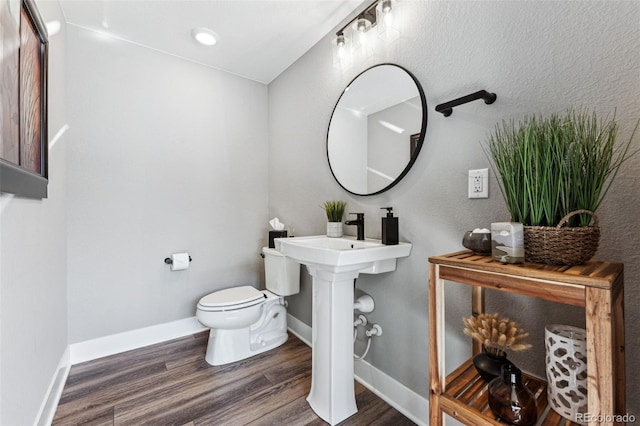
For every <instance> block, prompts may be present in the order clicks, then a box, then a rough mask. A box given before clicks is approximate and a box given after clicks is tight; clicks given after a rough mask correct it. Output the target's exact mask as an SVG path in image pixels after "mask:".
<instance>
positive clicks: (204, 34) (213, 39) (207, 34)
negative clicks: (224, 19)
mask: <svg viewBox="0 0 640 426" xmlns="http://www.w3.org/2000/svg"><path fill="white" fill-rule="evenodd" d="M191 36H192V37H193V38H194V39H195V40H196V41H197V42H198V43H200V44H204V45H205V46H213V45H214V44H216V43H217V42H218V36H217V35H216V33H214V32H213V31H211V30H210V29H208V28H194V29H193V30H191Z"/></svg>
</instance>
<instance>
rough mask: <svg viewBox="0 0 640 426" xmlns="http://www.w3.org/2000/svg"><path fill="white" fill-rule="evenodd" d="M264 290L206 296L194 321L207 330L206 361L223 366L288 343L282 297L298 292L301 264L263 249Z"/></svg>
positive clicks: (243, 288) (240, 289)
mask: <svg viewBox="0 0 640 426" xmlns="http://www.w3.org/2000/svg"><path fill="white" fill-rule="evenodd" d="M262 257H263V258H264V270H265V274H264V275H265V282H266V288H267V289H266V290H257V289H256V288H255V287H252V286H248V285H244V286H238V287H231V288H226V289H224V290H218V291H215V292H213V293H210V294H207V295H206V296H204V297H203V298H202V299H200V301H199V302H198V308H197V311H196V318H197V319H198V321H199V322H200V323H201V324H202V325H204V326H205V327H209V328H210V329H211V331H210V332H209V343H208V344H207V353H206V355H205V360H206V361H207V362H208V363H209V364H211V365H223V364H228V363H231V362H235V361H240V360H241V359H245V358H249V357H251V356H253V355H257V354H259V353H262V352H265V351H268V350H270V349H274V348H276V347H278V346H280V345H282V344H283V343H284V342H286V341H287V310H286V307H285V304H284V296H290V295H292V294H297V293H299V292H300V264H299V263H297V262H295V261H293V260H291V259H289V258H287V257H285V256H284V255H283V254H281V253H280V252H279V251H277V250H275V249H272V248H268V247H263V249H262Z"/></svg>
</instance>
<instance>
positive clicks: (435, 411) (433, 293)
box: [429, 264, 445, 426]
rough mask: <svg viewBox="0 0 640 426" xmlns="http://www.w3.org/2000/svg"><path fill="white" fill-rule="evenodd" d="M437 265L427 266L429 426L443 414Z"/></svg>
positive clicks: (440, 293) (440, 420)
mask: <svg viewBox="0 0 640 426" xmlns="http://www.w3.org/2000/svg"><path fill="white" fill-rule="evenodd" d="M438 270H439V265H434V264H429V389H430V394H429V425H430V426H440V425H442V424H443V422H444V414H443V413H442V411H441V407H440V395H441V394H442V393H443V392H444V390H445V388H444V387H445V375H444V342H443V339H444V281H443V280H441V279H440V277H439V273H438Z"/></svg>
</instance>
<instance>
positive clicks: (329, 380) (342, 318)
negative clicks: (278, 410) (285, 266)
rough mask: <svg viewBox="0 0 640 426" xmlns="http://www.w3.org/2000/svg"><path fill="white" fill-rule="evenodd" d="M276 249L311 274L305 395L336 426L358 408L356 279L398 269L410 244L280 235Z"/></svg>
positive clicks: (321, 415)
mask: <svg viewBox="0 0 640 426" xmlns="http://www.w3.org/2000/svg"><path fill="white" fill-rule="evenodd" d="M274 241H275V246H276V249H277V250H278V251H280V252H281V253H282V254H284V255H285V256H287V257H290V258H291V259H293V260H295V261H297V262H299V263H301V264H303V265H306V267H307V270H308V271H309V274H310V275H311V276H312V277H313V313H312V321H313V324H312V325H313V326H312V337H311V339H312V356H313V359H312V373H311V392H309V396H308V397H307V401H308V402H309V405H310V406H311V408H312V409H313V411H315V412H316V414H318V416H320V417H321V418H322V419H323V420H325V421H326V422H328V423H329V424H331V425H335V424H337V423H339V422H341V421H342V420H344V419H346V418H347V417H349V416H351V415H353V414H355V413H356V412H357V411H358V408H357V407H356V398H355V389H354V385H353V280H354V279H355V278H357V277H358V275H359V274H361V273H364V274H381V273H383V272H390V271H394V270H395V269H396V259H397V258H399V257H406V256H409V253H410V252H411V244H409V243H399V244H398V245H392V246H388V245H384V244H382V243H381V242H380V240H371V239H366V240H364V241H358V240H356V239H355V238H352V237H351V238H350V237H343V238H328V237H325V236H314V237H295V238H276V239H275V240H274Z"/></svg>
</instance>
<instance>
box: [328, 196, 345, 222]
mask: <svg viewBox="0 0 640 426" xmlns="http://www.w3.org/2000/svg"><path fill="white" fill-rule="evenodd" d="M346 206H347V202H346V201H325V202H324V205H323V207H324V210H325V212H327V220H328V221H329V222H342V217H343V216H344V209H345V207H346Z"/></svg>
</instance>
